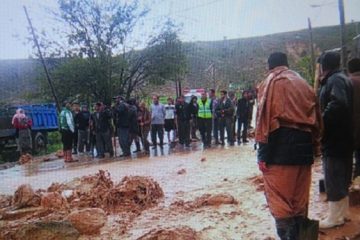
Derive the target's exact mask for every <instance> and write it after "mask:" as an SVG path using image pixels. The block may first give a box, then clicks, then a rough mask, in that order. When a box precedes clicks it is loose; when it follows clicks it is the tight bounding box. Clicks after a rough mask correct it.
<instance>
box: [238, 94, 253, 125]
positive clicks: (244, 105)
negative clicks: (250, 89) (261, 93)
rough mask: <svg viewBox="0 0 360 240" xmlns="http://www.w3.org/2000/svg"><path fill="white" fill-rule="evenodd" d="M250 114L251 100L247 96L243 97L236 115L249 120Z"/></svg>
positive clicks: (239, 101)
mask: <svg viewBox="0 0 360 240" xmlns="http://www.w3.org/2000/svg"><path fill="white" fill-rule="evenodd" d="M249 114H250V102H249V100H247V99H246V98H241V99H239V100H238V103H237V110H236V117H237V118H239V119H242V120H248V118H249Z"/></svg>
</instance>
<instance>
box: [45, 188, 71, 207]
mask: <svg viewBox="0 0 360 240" xmlns="http://www.w3.org/2000/svg"><path fill="white" fill-rule="evenodd" d="M41 206H42V207H43V208H45V209H48V208H49V209H66V208H68V207H69V205H68V202H67V200H66V199H65V198H64V197H63V196H62V195H61V194H60V193H58V192H49V193H45V194H44V195H43V196H42V197H41Z"/></svg>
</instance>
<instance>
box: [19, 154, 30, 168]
mask: <svg viewBox="0 0 360 240" xmlns="http://www.w3.org/2000/svg"><path fill="white" fill-rule="evenodd" d="M32 160H33V157H32V156H31V154H29V153H27V154H24V155H21V156H20V158H19V163H20V164H21V165H22V164H26V163H29V162H31V161H32Z"/></svg>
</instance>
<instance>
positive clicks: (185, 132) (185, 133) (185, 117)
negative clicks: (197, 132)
mask: <svg viewBox="0 0 360 240" xmlns="http://www.w3.org/2000/svg"><path fill="white" fill-rule="evenodd" d="M175 109H176V121H177V126H178V131H179V143H180V144H181V145H183V144H185V147H187V148H188V147H190V118H191V117H190V111H189V104H188V103H186V102H185V99H184V96H180V97H179V101H178V102H177V103H176V105H175Z"/></svg>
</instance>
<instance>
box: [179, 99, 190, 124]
mask: <svg viewBox="0 0 360 240" xmlns="http://www.w3.org/2000/svg"><path fill="white" fill-rule="evenodd" d="M189 106H190V105H189V104H188V103H186V102H184V104H179V103H177V104H176V105H175V111H176V118H177V121H179V122H180V123H181V121H189V120H190V119H191V113H190V107H189Z"/></svg>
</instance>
